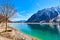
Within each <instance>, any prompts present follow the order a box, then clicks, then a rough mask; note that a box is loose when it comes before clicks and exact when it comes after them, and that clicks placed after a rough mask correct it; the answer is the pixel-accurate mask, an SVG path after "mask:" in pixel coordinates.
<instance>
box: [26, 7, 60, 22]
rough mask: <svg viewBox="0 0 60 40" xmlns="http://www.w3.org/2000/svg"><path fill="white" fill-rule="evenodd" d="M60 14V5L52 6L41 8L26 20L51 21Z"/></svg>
mask: <svg viewBox="0 0 60 40" xmlns="http://www.w3.org/2000/svg"><path fill="white" fill-rule="evenodd" d="M59 14H60V7H59V6H58V7H51V8H46V9H42V10H39V11H38V12H37V13H35V14H33V15H32V16H31V17H30V18H29V19H28V20H27V21H26V22H38V23H39V22H51V21H53V19H55V18H56V17H57V16H58V15H59Z"/></svg>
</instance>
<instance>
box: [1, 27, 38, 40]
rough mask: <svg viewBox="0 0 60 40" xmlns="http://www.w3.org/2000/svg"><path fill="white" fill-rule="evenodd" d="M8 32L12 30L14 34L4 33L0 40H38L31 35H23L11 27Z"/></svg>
mask: <svg viewBox="0 0 60 40" xmlns="http://www.w3.org/2000/svg"><path fill="white" fill-rule="evenodd" d="M8 30H12V32H4V33H1V34H0V36H1V38H2V39H1V38H0V40H4V39H7V40H10V39H11V40H15V39H18V40H23V39H25V40H37V39H35V38H34V37H31V36H29V35H26V34H24V33H22V32H21V31H18V30H17V29H15V28H13V27H10V26H8Z"/></svg>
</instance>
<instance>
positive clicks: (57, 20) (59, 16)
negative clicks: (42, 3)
mask: <svg viewBox="0 0 60 40" xmlns="http://www.w3.org/2000/svg"><path fill="white" fill-rule="evenodd" d="M53 22H59V23H60V15H58V16H57V17H56V18H54V20H53Z"/></svg>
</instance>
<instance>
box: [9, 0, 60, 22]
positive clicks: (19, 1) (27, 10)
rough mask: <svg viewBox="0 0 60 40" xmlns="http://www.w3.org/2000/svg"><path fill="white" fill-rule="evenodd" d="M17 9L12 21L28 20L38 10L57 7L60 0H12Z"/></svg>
mask: <svg viewBox="0 0 60 40" xmlns="http://www.w3.org/2000/svg"><path fill="white" fill-rule="evenodd" d="M11 2H12V3H13V4H14V7H15V9H16V10H17V14H16V15H15V16H16V17H12V18H10V20H12V21H19V20H27V19H28V18H29V17H31V15H33V14H34V13H36V12H37V11H38V10H42V9H44V8H50V7H56V6H58V5H60V4H59V2H60V0H11Z"/></svg>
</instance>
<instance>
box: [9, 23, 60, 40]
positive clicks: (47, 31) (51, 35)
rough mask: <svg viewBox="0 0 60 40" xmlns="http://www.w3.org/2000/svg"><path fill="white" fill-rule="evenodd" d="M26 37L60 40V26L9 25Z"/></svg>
mask: <svg viewBox="0 0 60 40" xmlns="http://www.w3.org/2000/svg"><path fill="white" fill-rule="evenodd" d="M9 26H11V27H13V28H16V29H17V30H19V31H20V32H23V33H24V34H26V35H29V36H32V37H35V38H37V39H38V40H60V25H59V24H19V23H16V24H9Z"/></svg>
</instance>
